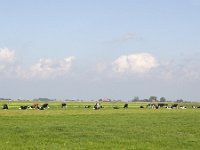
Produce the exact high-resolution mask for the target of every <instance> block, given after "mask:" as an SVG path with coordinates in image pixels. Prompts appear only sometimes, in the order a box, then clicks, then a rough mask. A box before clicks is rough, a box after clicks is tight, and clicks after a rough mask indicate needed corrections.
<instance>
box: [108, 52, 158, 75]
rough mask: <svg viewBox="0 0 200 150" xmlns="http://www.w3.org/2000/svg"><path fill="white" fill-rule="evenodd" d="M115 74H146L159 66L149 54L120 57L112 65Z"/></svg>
mask: <svg viewBox="0 0 200 150" xmlns="http://www.w3.org/2000/svg"><path fill="white" fill-rule="evenodd" d="M112 66H113V71H114V72H116V73H121V74H123V73H139V74H142V73H146V72H149V71H150V70H152V69H153V68H156V67H158V66H159V64H158V62H157V60H156V58H155V57H154V56H153V55H151V54H149V53H138V54H131V55H122V56H120V57H119V58H117V59H116V60H115V61H114V62H113V63H112Z"/></svg>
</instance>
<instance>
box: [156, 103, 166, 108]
mask: <svg viewBox="0 0 200 150" xmlns="http://www.w3.org/2000/svg"><path fill="white" fill-rule="evenodd" d="M167 106H168V104H165V103H158V107H159V108H161V107H165V108H167Z"/></svg>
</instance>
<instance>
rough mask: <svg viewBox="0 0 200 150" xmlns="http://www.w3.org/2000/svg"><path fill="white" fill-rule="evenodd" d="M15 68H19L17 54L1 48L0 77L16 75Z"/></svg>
mask: <svg viewBox="0 0 200 150" xmlns="http://www.w3.org/2000/svg"><path fill="white" fill-rule="evenodd" d="M15 67H17V64H16V56H15V52H14V51H12V50H10V49H8V48H0V76H1V77H3V76H4V77H6V76H7V77H9V76H11V75H12V74H13V73H15Z"/></svg>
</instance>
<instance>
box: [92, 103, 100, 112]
mask: <svg viewBox="0 0 200 150" xmlns="http://www.w3.org/2000/svg"><path fill="white" fill-rule="evenodd" d="M100 108H101V105H100V103H96V104H95V105H94V108H93V109H95V110H98V109H100Z"/></svg>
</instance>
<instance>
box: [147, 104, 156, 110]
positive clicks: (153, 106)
mask: <svg viewBox="0 0 200 150" xmlns="http://www.w3.org/2000/svg"><path fill="white" fill-rule="evenodd" d="M146 107H147V108H152V109H154V108H156V109H158V105H156V104H152V103H150V104H147V106H146Z"/></svg>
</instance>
